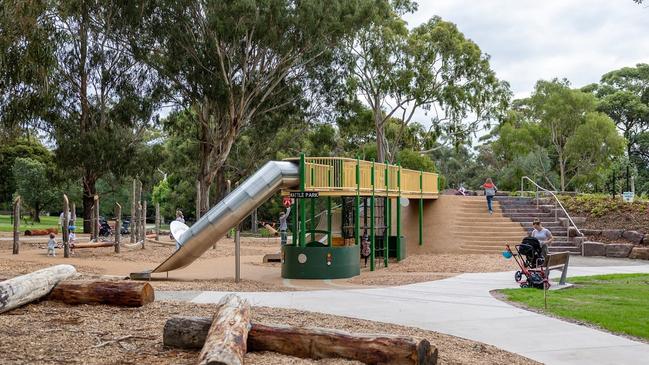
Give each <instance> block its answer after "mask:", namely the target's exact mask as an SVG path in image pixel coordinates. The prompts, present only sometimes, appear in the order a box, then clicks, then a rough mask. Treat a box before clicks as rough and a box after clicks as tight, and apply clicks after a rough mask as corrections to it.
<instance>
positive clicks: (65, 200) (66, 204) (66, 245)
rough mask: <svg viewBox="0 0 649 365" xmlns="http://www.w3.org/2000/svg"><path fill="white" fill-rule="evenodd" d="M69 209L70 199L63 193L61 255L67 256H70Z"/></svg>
mask: <svg viewBox="0 0 649 365" xmlns="http://www.w3.org/2000/svg"><path fill="white" fill-rule="evenodd" d="M69 211H70V201H69V200H68V196H67V195H65V194H63V232H61V233H62V234H63V257H65V258H68V257H70V239H69V236H68V226H69V224H70V221H69V220H68V218H69V215H68V212H69Z"/></svg>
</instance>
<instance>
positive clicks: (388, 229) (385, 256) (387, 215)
mask: <svg viewBox="0 0 649 365" xmlns="http://www.w3.org/2000/svg"><path fill="white" fill-rule="evenodd" d="M391 202H392V200H391V199H390V163H389V162H386V163H385V236H386V237H385V242H384V243H383V250H384V251H383V265H384V266H385V267H388V256H390V236H391V235H392V229H391V226H392V216H391V214H390V211H391V208H392V207H391V206H390V205H391Z"/></svg>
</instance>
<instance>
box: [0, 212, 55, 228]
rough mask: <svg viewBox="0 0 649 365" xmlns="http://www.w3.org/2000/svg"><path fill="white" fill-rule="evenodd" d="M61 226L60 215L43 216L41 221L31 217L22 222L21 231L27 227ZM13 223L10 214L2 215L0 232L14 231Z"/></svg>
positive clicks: (0, 216)
mask: <svg viewBox="0 0 649 365" xmlns="http://www.w3.org/2000/svg"><path fill="white" fill-rule="evenodd" d="M58 226H59V217H50V216H41V222H40V223H34V222H32V221H31V220H30V219H25V220H23V221H21V222H20V232H25V230H26V229H45V228H56V227H58ZM13 229H14V228H13V223H12V219H11V216H10V215H0V232H12V231H13Z"/></svg>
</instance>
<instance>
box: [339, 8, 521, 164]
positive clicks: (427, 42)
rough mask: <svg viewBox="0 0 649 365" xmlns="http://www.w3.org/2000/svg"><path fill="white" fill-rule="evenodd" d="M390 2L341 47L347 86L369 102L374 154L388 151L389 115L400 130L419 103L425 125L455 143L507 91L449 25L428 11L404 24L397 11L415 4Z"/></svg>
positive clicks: (503, 103)
mask: <svg viewBox="0 0 649 365" xmlns="http://www.w3.org/2000/svg"><path fill="white" fill-rule="evenodd" d="M392 5H393V6H392V14H391V17H389V18H387V19H380V22H379V21H377V22H373V23H372V24H371V25H370V27H368V28H365V29H363V30H362V31H361V32H359V34H358V36H357V37H356V38H355V39H353V40H350V42H349V45H348V49H349V51H348V53H347V60H348V65H349V67H348V71H349V75H350V81H349V86H350V88H351V90H352V92H353V93H357V94H358V95H359V96H360V98H361V99H362V101H364V102H365V103H366V104H367V105H368V106H369V107H370V108H371V109H372V113H373V119H374V127H375V130H376V141H377V151H378V154H377V158H378V160H379V161H384V160H385V159H387V160H393V159H394V157H395V152H396V151H391V150H390V146H389V143H388V141H387V139H386V138H385V126H386V123H387V121H388V120H389V119H390V118H397V119H400V120H401V121H402V122H403V123H402V129H401V130H402V132H403V131H405V129H406V127H407V125H408V124H409V123H410V121H411V120H412V118H413V116H414V115H415V112H416V111H417V110H418V109H423V110H424V111H425V112H426V113H427V114H429V113H430V116H431V122H432V129H433V130H435V131H437V132H439V133H443V134H444V135H445V137H446V138H447V139H448V140H449V141H451V142H452V143H453V144H455V145H458V144H459V143H462V142H465V141H466V140H467V139H468V137H469V136H470V135H471V134H472V133H475V132H476V131H477V130H478V129H479V128H480V127H482V124H483V122H485V121H488V120H490V119H491V118H493V117H494V116H496V115H497V114H498V113H500V112H503V111H504V110H505V109H506V107H507V102H508V100H509V97H510V92H509V87H508V85H507V84H506V83H504V82H501V81H499V80H498V79H497V78H496V75H495V73H494V72H493V70H491V68H490V65H489V56H488V55H485V54H483V53H482V51H481V50H480V48H479V47H478V45H476V44H475V43H474V42H473V41H471V40H470V39H467V38H466V37H465V36H464V35H463V34H462V33H461V32H460V31H459V30H458V29H457V26H456V25H455V24H453V23H450V22H446V21H443V20H442V19H441V18H439V17H433V18H432V19H430V20H429V21H428V22H426V23H424V24H422V25H420V26H418V27H416V28H414V29H413V30H411V31H409V30H408V29H407V27H406V23H405V21H404V20H403V19H402V18H401V15H403V13H406V12H409V11H413V10H414V9H416V6H415V5H414V3H411V2H408V1H395V2H393V3H392ZM398 139H399V138H397V140H398ZM426 152H430V151H426Z"/></svg>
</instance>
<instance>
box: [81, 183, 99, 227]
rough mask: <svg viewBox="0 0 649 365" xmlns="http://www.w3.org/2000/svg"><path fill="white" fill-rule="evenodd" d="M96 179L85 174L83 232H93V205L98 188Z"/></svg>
mask: <svg viewBox="0 0 649 365" xmlns="http://www.w3.org/2000/svg"><path fill="white" fill-rule="evenodd" d="M95 183H96V179H95V178H94V177H93V176H91V175H89V174H85V175H84V177H83V232H84V233H92V222H91V221H92V215H93V212H92V207H93V205H94V203H95V194H97V189H96V187H95Z"/></svg>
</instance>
